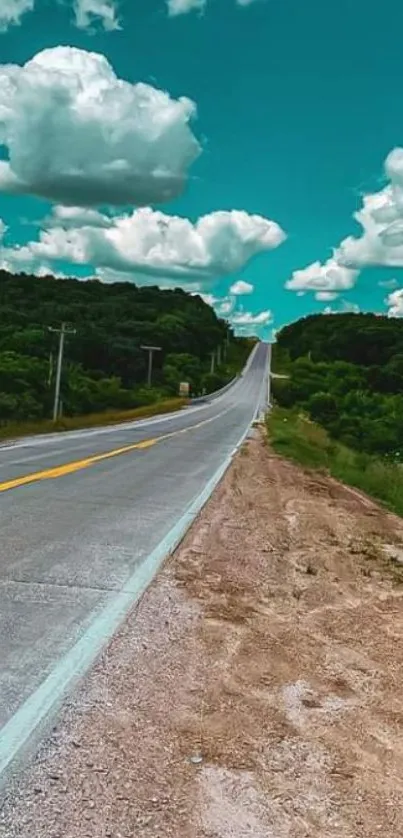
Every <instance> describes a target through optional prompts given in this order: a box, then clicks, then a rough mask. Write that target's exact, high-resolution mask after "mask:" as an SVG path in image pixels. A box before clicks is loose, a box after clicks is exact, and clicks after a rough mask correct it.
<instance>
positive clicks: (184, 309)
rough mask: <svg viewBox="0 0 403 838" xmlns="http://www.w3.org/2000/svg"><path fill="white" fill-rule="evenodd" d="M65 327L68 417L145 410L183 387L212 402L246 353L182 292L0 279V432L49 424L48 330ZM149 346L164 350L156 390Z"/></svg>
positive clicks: (54, 348)
mask: <svg viewBox="0 0 403 838" xmlns="http://www.w3.org/2000/svg"><path fill="white" fill-rule="evenodd" d="M62 322H64V323H66V324H67V327H68V328H69V329H71V331H73V330H75V332H74V334H71V335H70V336H67V338H66V344H65V353H64V364H63V375H62V386H61V399H62V405H63V413H64V415H66V416H74V415H79V414H84V413H90V412H96V411H103V410H106V409H108V410H110V409H118V410H124V409H126V408H128V409H129V408H133V407H137V406H140V405H144V404H147V403H149V402H153V401H155V400H157V399H159V398H162V397H164V396H170V395H173V394H175V395H176V394H178V387H179V383H180V382H181V381H188V382H189V383H190V385H191V392H192V394H193V395H197V394H200V393H201V392H203V391H206V392H211V391H212V390H214V389H217V388H218V387H220V386H221V385H223V384H225V383H226V382H227V381H228V380H229V379H230V378H231V377H232V376H233V375H234V373H235V371H236V370H237V369H239V367H240V366H242V363H243V361H244V360H245V358H246V356H247V353H248V351H249V344H248V342H247V341H245V340H239V339H235V338H234V337H233V335H232V334H231V332H230V330H229V327H228V325H227V324H226V323H225V322H224V321H221V320H219V319H218V318H217V317H216V315H215V313H214V311H213V310H212V308H211V307H210V306H208V305H206V304H205V303H204V302H203V300H202V299H201V298H200V297H199V296H191V295H190V294H187V293H185V292H184V291H183V290H181V289H175V290H172V291H169V290H167V291H162V290H160V289H159V288H157V287H142V288H138V287H136V286H135V285H132V284H129V283H114V284H103V283H101V282H99V281H98V280H90V281H78V280H75V279H67V280H60V279H55V278H53V277H44V278H40V279H39V278H36V277H32V276H26V275H19V276H14V275H11V274H8V273H6V272H4V271H0V422H3V423H5V422H9V421H27V420H36V419H42V418H45V417H50V416H51V415H52V401H53V391H54V379H55V371H56V362H57V352H58V342H59V336H58V334H57V332H54V331H51V329H60V326H61V323H62ZM230 338H231V339H230ZM150 344H151V345H153V346H158V347H161V350H162V351H160V352H158V353H155V356H154V366H153V386H152V388H148V387H147V353H146V352H145V351H144V350H143V349H142V348H141V347H142V346H144V345H150ZM217 350H218V353H219V354H218V363H216V365H215V369H214V372H212V370H211V354H212V352H214V351H215V352H217Z"/></svg>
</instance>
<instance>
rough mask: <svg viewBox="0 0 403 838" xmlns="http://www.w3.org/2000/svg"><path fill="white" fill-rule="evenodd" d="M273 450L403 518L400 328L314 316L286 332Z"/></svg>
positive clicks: (278, 358) (279, 356) (385, 322)
mask: <svg viewBox="0 0 403 838" xmlns="http://www.w3.org/2000/svg"><path fill="white" fill-rule="evenodd" d="M273 370H274V372H275V373H278V374H283V375H284V374H286V375H287V377H286V378H274V379H273V382H272V392H273V398H274V402H275V405H276V407H275V408H274V410H273V411H272V412H271V414H270V415H269V417H268V431H269V436H270V440H271V443H272V445H273V448H274V450H275V451H277V452H278V453H280V454H282V455H284V456H287V457H290V458H291V459H293V460H295V461H296V462H298V463H300V464H301V465H303V466H306V467H312V468H319V469H321V470H323V471H325V472H327V473H329V474H331V475H332V476H333V477H335V478H337V479H338V480H341V481H342V482H344V483H346V484H349V485H351V486H355V487H356V488H358V489H361V490H363V491H364V492H366V493H367V494H368V495H371V496H372V497H374V498H376V499H377V500H380V501H382V502H383V503H384V504H386V505H387V506H388V507H389V508H390V509H391V510H393V511H394V512H397V513H398V514H400V515H403V468H402V465H401V464H400V462H401V460H402V458H403V323H402V321H401V320H398V319H395V320H393V319H388V318H387V317H380V316H376V315H372V314H365V315H353V314H344V315H335V316H329V315H326V316H323V315H322V316H320V315H314V316H312V317H307V318H306V319H304V320H300V321H298V322H297V323H294V324H291V325H290V326H287V327H286V328H284V329H283V330H282V331H281V332H280V334H279V336H278V344H277V345H276V347H275V349H274V353H273Z"/></svg>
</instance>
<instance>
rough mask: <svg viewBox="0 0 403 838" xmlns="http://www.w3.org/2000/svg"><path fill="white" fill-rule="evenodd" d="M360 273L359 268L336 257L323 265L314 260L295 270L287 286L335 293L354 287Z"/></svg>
mask: <svg viewBox="0 0 403 838" xmlns="http://www.w3.org/2000/svg"><path fill="white" fill-rule="evenodd" d="M358 273H359V272H358V270H351V269H349V268H346V267H344V266H343V265H339V264H338V262H337V261H336V259H335V258H332V259H328V260H327V262H325V263H324V264H323V265H322V264H321V263H320V262H313V263H312V264H311V265H308V266H307V267H306V268H302V269H300V270H297V271H294V273H293V274H292V277H291V279H289V280H288V281H287V282H286V286H285V287H286V288H287V289H288V290H290V291H297V292H301V291H303V292H305V291H313V292H314V293H316V294H317V293H319V292H321V293H332V294H333V293H337V292H339V291H348V290H349V289H350V288H353V286H354V284H355V282H356V279H357V277H358ZM322 299H323V297H322Z"/></svg>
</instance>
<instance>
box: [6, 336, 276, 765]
mask: <svg viewBox="0 0 403 838" xmlns="http://www.w3.org/2000/svg"><path fill="white" fill-rule="evenodd" d="M269 352H270V348H269V347H268V345H267V344H259V346H258V347H257V349H256V351H255V353H254V355H253V357H252V359H251V362H250V364H249V366H248V367H247V369H246V370H245V372H244V374H243V376H242V378H240V379H239V381H238V382H237V383H236V384H235V385H234V386H233V387H232V388H230V389H229V390H228V391H227V392H226V393H225V394H224V395H222V396H220V397H219V398H217V399H215V400H213V401H211V402H207V403H206V404H201V405H197V406H193V407H191V408H188V409H186V410H184V411H182V412H180V413H177V414H174V415H170V416H165V417H161V418H154V419H152V420H147V421H144V422H137V423H132V424H130V425H128V424H126V425H124V426H122V425H121V426H115V427H113V428H102V429H94V430H85V431H78V432H72V433H68V434H53V435H50V436H46V437H36V438H35V437H32V438H29V439H24V440H20V441H18V442H16V443H10V444H7V445H3V446H2V447H0V528H1V529H0V532H1V561H0V633H1V645H0V774H1V772H2V771H4V770H5V769H6V768H7V767H8V766H9V764H10V763H11V762H12V759H13V758H14V756H15V755H16V754H17V752H18V751H19V750H20V747H22V745H23V744H24V740H25V739H27V738H28V736H29V735H30V734H31V733H32V730H33V729H34V728H35V726H36V716H37V715H38V714H39V715H40V713H41V712H42V710H43V712H45V711H44V707H45V705H46V706H47V708H48V709H51V708H52V706H53V703H54V696H55V695H57V694H58V689H59V686H60V684H61V682H63V684H64V687H68V686H69V674H68V671H67V670H68V667H69V666H70V668H71V666H72V664H71V661H72V657H71V656H72V655H73V654H74V653H75V652H76V651H77V654H76V663H77V655H78V654H80V655H81V657H82V663H80V666H82V669H84V668H85V662H84V658H85V655H84V656H83V654H82V652H83V649H82V645H81V647H80V642H81V641H82V640H83V638H84V639H85V641H86V642H87V641H88V638H90V637H91V631H92V633H93V635H94V634H95V633H96V632H98V633H100V632H101V631H103V632H104V634H105V637H104V641H105V640H107V639H108V633H109V634H110V632H111V630H112V629H111V626H112V623H111V621H109V623H107V622H105V620H106V618H105V620H104V624H102V619H103V615H105V614H106V613H108V614H110V612H111V609H113V608H114V607H115V603H116V602H118V601H119V597H120V600H122V596H123V593H122V592H124V591H125V596H126V597H127V596H128V595H129V598H130V596H132V594H133V591H132V590H130V591H129V592H128V590H127V589H128V584H129V582H128V580H132V581H131V582H130V585H131V587H132V588H133V585H134V587H135V582H136V574H138V575H139V578H140V577H141V574H142V572H143V565H145V564H146V562H147V560H148V557H149V556H150V554H152V553H153V551H156V550H158V549H159V547H158V545H160V546H161V542H163V540H164V539H165V538H166V537H167V534H168V533H169V532H171V531H172V528H173V527H175V524H176V522H177V521H178V520H179V519H183V516H184V513H186V510H187V509H189V508H190V507H191V505H192V502H194V501H195V499H196V498H198V497H199V496H200V494H201V493H202V491H203V490H204V489H205V487H206V485H207V484H208V483H209V481H211V479H212V478H213V476H214V475H215V474H216V472H217V470H218V469H219V467H220V466H221V465H222V464H223V463H224V462H225V460H226V459H227V458H228V456H229V455H230V453H231V451H232V450H233V449H234V447H235V446H236V445H237V444H238V443H239V441H240V439H241V437H242V436H243V435H244V434H245V432H246V431H247V428H248V427H249V425H250V423H251V421H252V419H253V417H254V415H255V414H256V411H257V410H258V409H259V408H260V407H264V406H265V404H266V403H267V371H268V361H269ZM128 601H129V600H128V599H127V598H126V600H125V603H126V605H127V603H128ZM132 601H135V597H134V595H133V596H132ZM126 605H125V607H126ZM126 610H127V609H126ZM102 626H103V627H102ZM88 642H90V641H88ZM87 645H88V644H87ZM69 656H70V657H69ZM74 665H76V664H74ZM59 682H60V684H59ZM63 684H62V686H63ZM61 688H62V687H60V689H61ZM59 692H60V690H59ZM41 708H42V710H41ZM45 709H46V708H45ZM38 718H39V716H38Z"/></svg>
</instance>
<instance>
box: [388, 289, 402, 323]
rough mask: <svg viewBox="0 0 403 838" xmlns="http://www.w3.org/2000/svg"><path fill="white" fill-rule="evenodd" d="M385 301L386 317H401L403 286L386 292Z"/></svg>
mask: <svg viewBox="0 0 403 838" xmlns="http://www.w3.org/2000/svg"><path fill="white" fill-rule="evenodd" d="M385 303H386V305H387V306H388V317H403V288H398V289H397V290H396V291H392V293H391V294H388V296H387V298H386V300H385Z"/></svg>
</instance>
